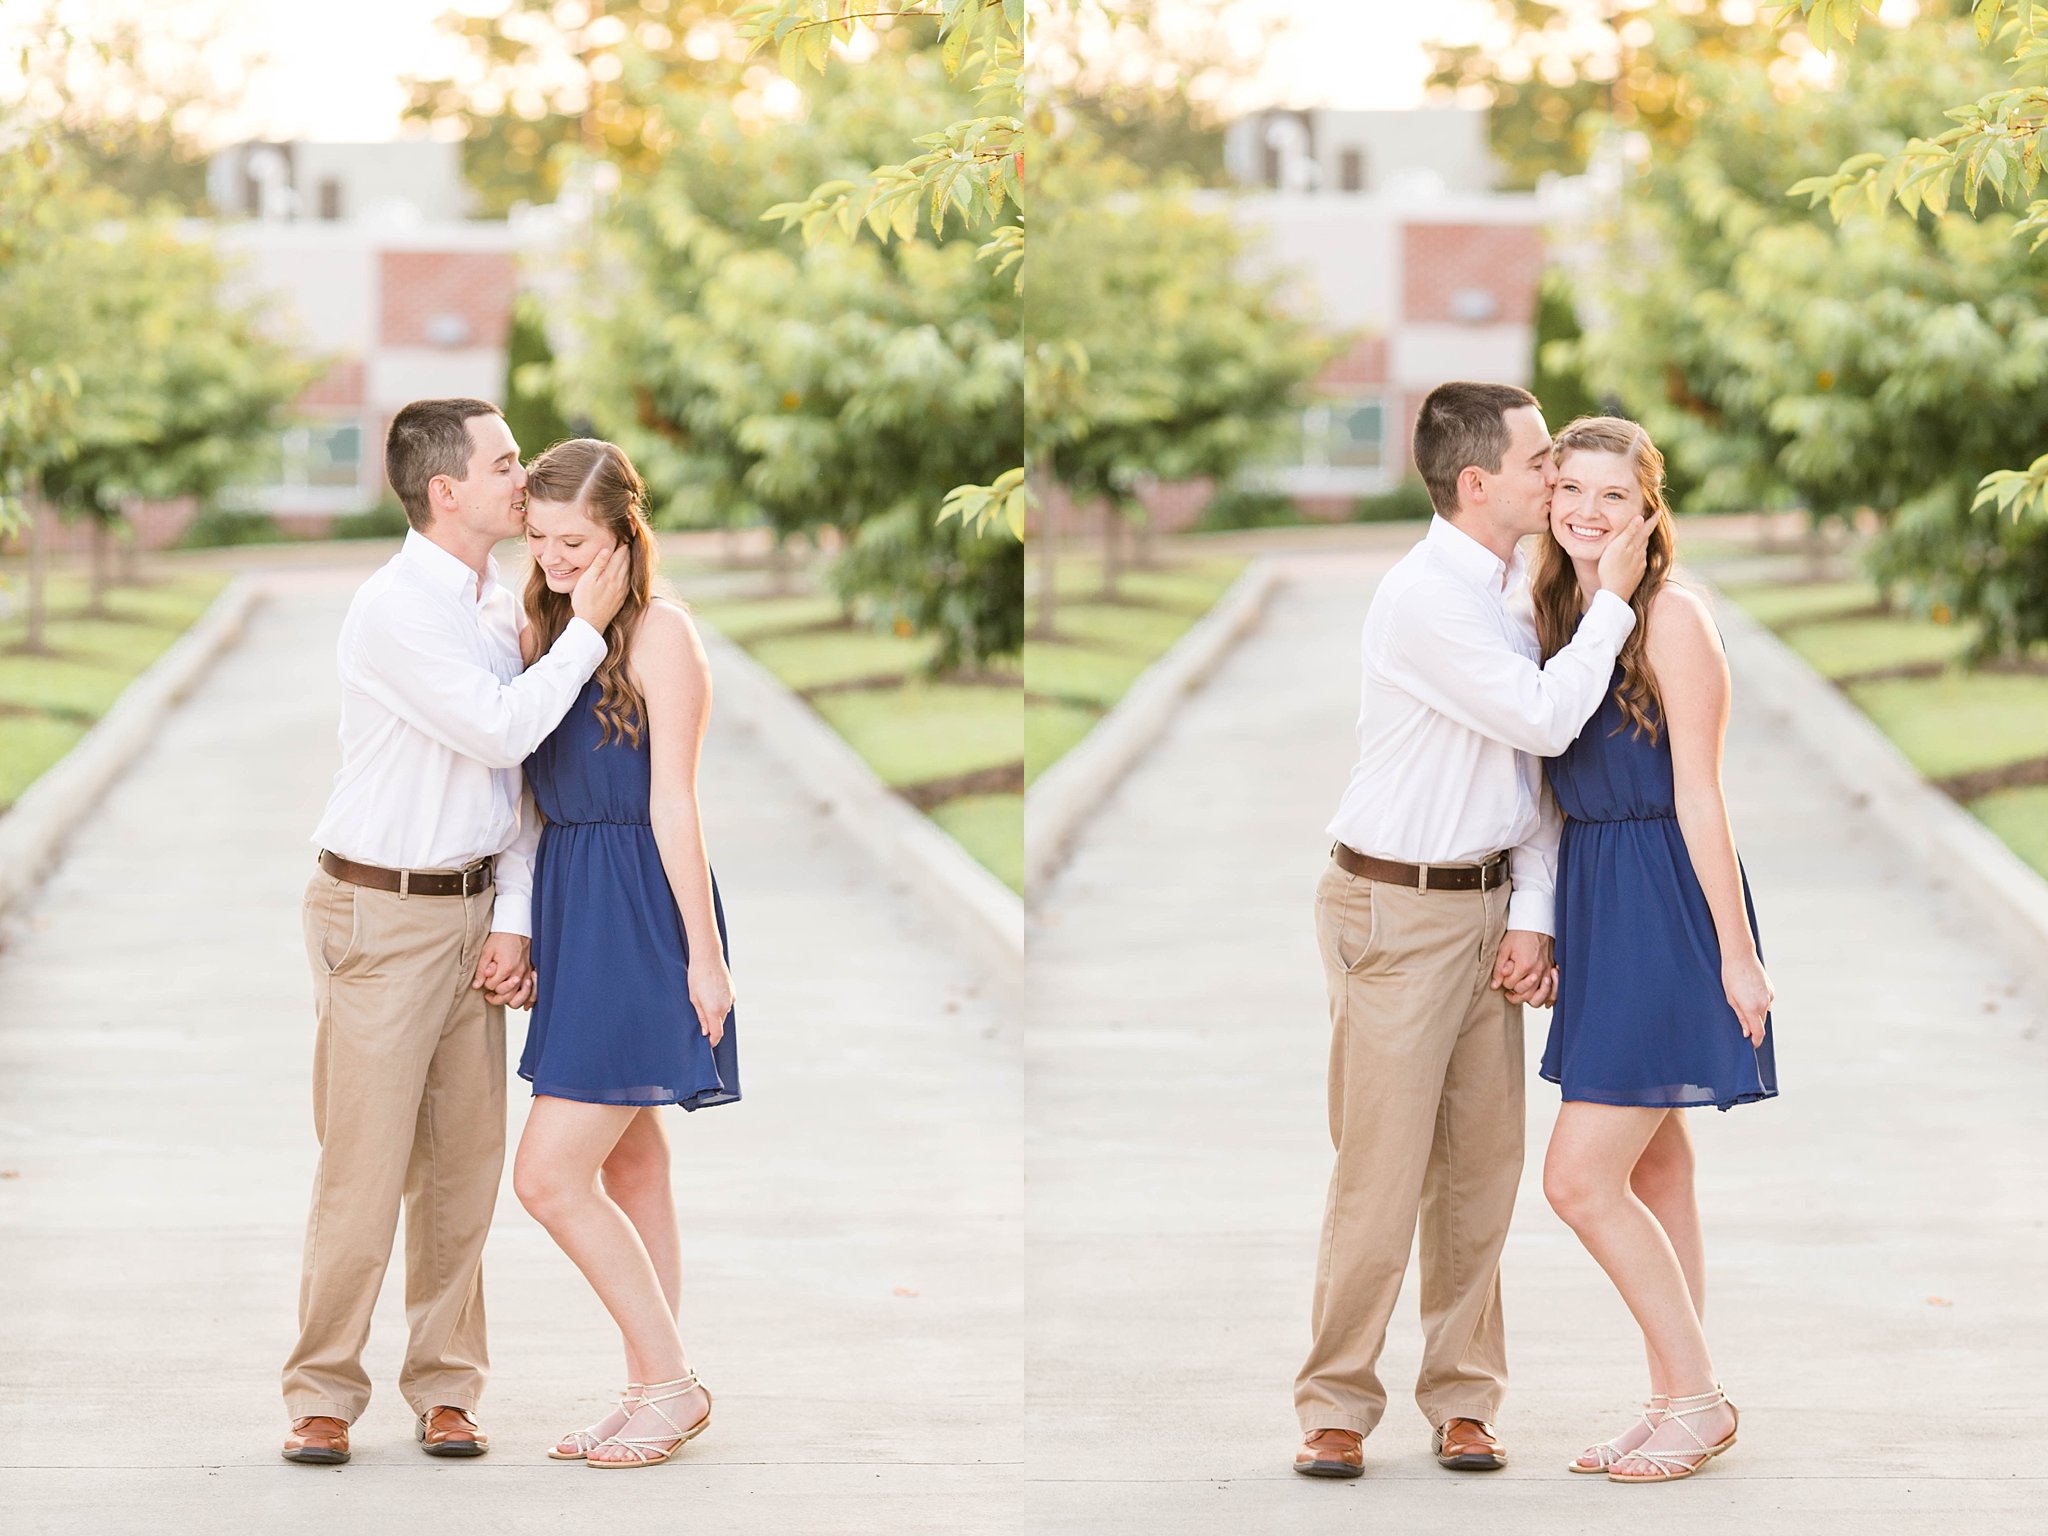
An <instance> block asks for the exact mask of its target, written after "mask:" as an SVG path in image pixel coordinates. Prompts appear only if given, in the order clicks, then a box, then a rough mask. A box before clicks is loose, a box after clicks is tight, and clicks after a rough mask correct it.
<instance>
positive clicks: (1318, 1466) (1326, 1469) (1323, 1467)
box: [1294, 1461, 1365, 1477]
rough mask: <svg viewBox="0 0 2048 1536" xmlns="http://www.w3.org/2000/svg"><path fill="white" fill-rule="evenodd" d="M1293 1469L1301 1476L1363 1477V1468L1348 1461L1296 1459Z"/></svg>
mask: <svg viewBox="0 0 2048 1536" xmlns="http://www.w3.org/2000/svg"><path fill="white" fill-rule="evenodd" d="M1294 1470H1295V1471H1297V1472H1299V1473H1300V1474H1301V1475H1302V1476H1303V1477H1363V1476H1365V1468H1363V1467H1355V1466H1353V1465H1352V1464H1351V1463H1350V1462H1348V1461H1297V1462H1296V1463H1295V1464H1294Z"/></svg>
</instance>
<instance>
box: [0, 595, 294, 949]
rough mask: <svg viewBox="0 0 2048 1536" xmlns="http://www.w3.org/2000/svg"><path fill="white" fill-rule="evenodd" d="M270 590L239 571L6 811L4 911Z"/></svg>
mask: <svg viewBox="0 0 2048 1536" xmlns="http://www.w3.org/2000/svg"><path fill="white" fill-rule="evenodd" d="M262 597H263V588H262V587H261V585H260V584H259V583H257V582H256V581H255V580H253V579H252V578H250V577H247V576H237V577H236V578H235V579H234V580H232V581H230V582H229V583H228V584H227V586H226V587H225V588H223V589H222V591H221V593H220V595H219V596H218V597H216V598H215V599H214V600H213V602H212V603H211V605H209V606H208V608H207V610H206V612H204V613H202V614H201V615H200V616H199V618H198V620H197V621H196V622H195V623H194V624H193V625H192V627H191V628H190V629H188V630H186V631H185V633H184V634H182V635H180V636H179V637H178V638H177V639H176V640H174V641H173V642H172V643H171V647H170V649H169V650H167V651H165V652H164V653H163V655H161V656H159V657H158V658H157V659H156V660H155V661H154V662H153V663H151V664H150V666H149V667H148V669H147V670H145V671H144V672H143V673H142V675H141V676H140V677H138V678H136V679H135V680H134V681H133V682H132V683H130V684H129V685H128V686H127V687H126V688H125V689H123V690H122V691H121V696H120V697H119V698H117V699H116V700H115V701H114V706H113V708H111V709H109V710H108V711H107V712H106V713H105V714H104V715H102V716H101V717H100V718H99V720H98V721H97V722H96V723H95V724H94V725H93V727H92V729H91V730H89V731H87V732H86V733H85V735H84V736H83V737H81V738H80V739H79V741H78V744H77V745H76V746H74V747H73V748H72V749H71V750H70V751H69V752H67V753H65V754H64V756H62V757H61V758H59V759H58V760H57V761H56V762H55V763H53V764H51V765H50V767H49V768H48V769H47V770H46V771H45V772H44V773H43V774H42V775H41V776H39V777H38V778H37V779H36V781H35V782H34V783H33V784H31V785H29V787H28V788H27V789H26V790H24V791H23V792H22V796H21V798H20V799H19V800H17V801H15V802H14V807H13V809H11V810H10V811H8V812H7V813H6V814H5V815H4V816H0V916H4V915H5V914H6V913H7V911H8V910H9V909H10V908H12V907H14V906H16V905H18V904H19V903H20V902H21V901H23V900H24V899H25V898H26V897H27V896H28V895H29V894H30V893H31V892H32V891H34V890H35V888H36V886H37V885H39V884H40V883H41V881H42V879H43V877H44V876H45V875H47V874H48V873H49V872H50V870H51V869H53V868H54V867H55V866H56V863H57V858H58V855H59V854H60V853H62V852H63V849H64V844H65V842H66V840H67V839H69V838H70V836H71V834H72V833H73V832H74V831H76V830H77V828H78V825H79V823H80V822H82V821H84V820H85V818H86V817H87V816H89V815H90V814H92V810H93V807H94V806H96V805H98V804H99V803H100V800H101V799H102V798H103V797H104V796H105V794H106V792H107V791H108V790H109V789H110V788H112V787H113V785H114V783H115V781H116V780H118V779H119V778H120V776H121V774H122V773H123V772H124V771H125V770H126V769H127V767H128V765H129V764H130V763H132V762H134V761H135V758H136V756H137V755H138V754H139V753H140V752H141V751H142V749H143V748H144V747H145V746H147V745H148V744H149V742H150V740H151V738H152V737H154V736H155V735H156V732H157V727H158V726H160V725H161V724H162V723H163V720H164V716H166V715H167V714H169V713H170V711H171V709H172V708H173V706H175V705H176V704H177V703H178V701H179V700H180V699H182V698H184V697H185V695H186V694H188V693H190V692H191V691H192V688H193V685H194V684H196V683H197V682H198V681H199V679H200V678H202V677H204V676H205V675H206V671H207V669H208V668H209V667H211V666H212V665H213V663H214V662H215V661H216V660H218V659H219V658H220V656H221V655H222V654H223V653H224V652H225V651H226V650H227V649H228V648H229V647H230V646H232V645H233V644H234V643H235V641H237V640H238V639H240V638H241V635H242V630H243V626H244V625H245V624H246V622H247V621H248V617H249V614H250V612H251V610H253V609H254V608H255V606H256V604H257V603H258V602H259V601H261V599H262Z"/></svg>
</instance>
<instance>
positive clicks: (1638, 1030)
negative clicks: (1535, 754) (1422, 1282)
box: [1542, 666, 1778, 1109]
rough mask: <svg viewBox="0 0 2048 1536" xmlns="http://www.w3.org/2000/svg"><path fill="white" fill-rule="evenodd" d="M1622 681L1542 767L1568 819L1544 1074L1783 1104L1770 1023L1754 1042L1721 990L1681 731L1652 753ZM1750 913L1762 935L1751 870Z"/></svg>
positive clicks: (1670, 1104)
mask: <svg viewBox="0 0 2048 1536" xmlns="http://www.w3.org/2000/svg"><path fill="white" fill-rule="evenodd" d="M1621 675H1622V674H1621V668H1620V667H1619V666H1617V667H1616V668H1615V669H1614V685H1613V686H1610V687H1609V689H1608V693H1607V697H1606V698H1605V699H1603V700H1601V702H1600V708H1599V709H1598V710H1596V711H1595V712H1594V715H1593V718H1592V719H1591V720H1589V721H1587V722H1586V726H1585V729H1584V730H1582V731H1580V732H1579V737H1578V740H1576V741H1574V742H1573V743H1572V744H1571V745H1570V746H1569V747H1567V748H1565V750H1564V752H1563V754H1562V755H1561V756H1558V757H1554V758H1551V759H1549V760H1548V761H1547V762H1546V763H1545V764H1544V773H1545V777H1547V778H1548V779H1549V781H1550V788H1551V792H1552V793H1553V794H1555V795H1556V796H1557V803H1558V806H1559V808H1560V809H1562V810H1563V812H1564V815H1565V823H1564V838H1563V843H1562V846H1561V848H1560V850H1559V853H1558V862H1557V968H1558V996H1557V1006H1556V1009H1555V1011H1554V1012H1553V1013H1552V1014H1551V1018H1550V1039H1549V1040H1548V1042H1547V1043H1546V1044H1545V1045H1544V1048H1543V1066H1542V1073H1543V1076H1544V1077H1545V1078H1546V1079H1548V1080H1549V1081H1551V1082H1553V1083H1557V1084H1559V1085H1560V1086H1561V1087H1562V1088H1563V1090H1564V1097H1565V1098H1566V1099H1572V1100H1579V1101H1583V1102H1588V1103H1593V1104H1632V1105H1643V1106H1648V1107H1652V1108H1658V1109H1677V1108H1685V1107H1689V1106H1693V1105H1702V1104H1712V1105H1714V1106H1716V1107H1717V1108H1720V1109H1727V1108H1728V1107H1729V1106H1731V1105H1734V1104H1747V1103H1749V1102H1750V1101H1751V1100H1754V1099H1769V1098H1775V1097H1777V1093H1778V1069H1777V1063H1776V1061H1775V1060H1774V1059H1773V1055H1772V1049H1771V1042H1772V1039H1773V1034H1772V1031H1771V1022H1770V1019H1769V1018H1768V1017H1766V1018H1765V1020H1764V1040H1763V1044H1762V1045H1760V1046H1752V1045H1751V1044H1750V1043H1749V1041H1748V1040H1747V1039H1745V1038H1744V1036H1743V1033H1742V1026H1741V1024H1740V1023H1738V1022H1737V1020H1736V1017H1735V1010H1734V1009H1733V1008H1731V1007H1729V1006H1728V999H1727V997H1726V995H1725V994H1724V993H1723V992H1722V990H1721V942H1720V939H1719V937H1718V936H1717V935H1716V934H1715V932H1714V919H1713V914H1712V913H1711V912H1709V911H1708V909H1707V897H1706V893H1705V892H1704V891H1702V890H1701V889H1700V882H1699V876H1698V875H1696V874H1695V873H1694V872H1693V866H1692V858H1691V855H1689V854H1688V853H1687V852H1686V847H1685V836H1684V834H1683V833H1682V832H1680V831H1679V829H1678V809H1677V803H1676V799H1675V797H1674V796H1673V793H1672V787H1671V738H1670V735H1669V733H1668V732H1660V733H1659V735H1658V739H1657V741H1656V743H1655V744H1654V745H1653V744H1652V743H1651V742H1650V740H1649V737H1648V736H1647V734H1645V735H1642V736H1637V735H1636V734H1635V727H1634V726H1633V725H1632V724H1631V723H1630V721H1629V719H1628V717H1627V716H1626V715H1624V714H1623V713H1622V712H1621V703H1620V700H1619V697H1618V694H1617V691H1616V689H1617V687H1618V685H1619V684H1620V682H1621ZM1740 865H1741V861H1740V859H1739V858H1738V860H1737V868H1738V870H1739V869H1740ZM1742 904H1743V907H1744V909H1745V910H1746V911H1747V912H1748V914H1749V931H1750V932H1751V933H1752V934H1754V933H1756V931H1757V929H1756V908H1755V906H1754V905H1753V904H1752V903H1751V901H1750V899H1749V877H1748V875H1747V874H1743V876H1742ZM1758 953H1762V945H1761V944H1759V945H1758Z"/></svg>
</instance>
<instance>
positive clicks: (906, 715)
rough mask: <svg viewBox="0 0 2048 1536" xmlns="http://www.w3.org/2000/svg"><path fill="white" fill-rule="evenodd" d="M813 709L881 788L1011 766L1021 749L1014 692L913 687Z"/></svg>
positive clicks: (840, 696)
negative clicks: (863, 761)
mask: <svg viewBox="0 0 2048 1536" xmlns="http://www.w3.org/2000/svg"><path fill="white" fill-rule="evenodd" d="M812 703H813V706H814V707H815V708H816V709H817V711H818V713H819V714H821V715H823V716H824V717H825V719H826V720H827V721H828V722H830V724H831V726H832V729H834V730H835V731H837V732H838V733H839V734H840V735H841V736H844V737H845V738H846V740H847V741H848V742H849V743H850V744H851V745H852V747H853V749H854V751H856V752H858V753H859V754H860V755H861V756H862V757H864V758H865V759H867V763H868V766H869V767H870V768H873V769H874V770H875V774H876V776H877V777H879V778H880V779H881V780H882V782H883V783H885V784H890V785H898V786H901V785H907V784H921V783H923V782H925V781H926V780H928V779H938V778H945V777H947V776H949V775H952V774H956V773H970V772H972V771H973V770H975V769H977V768H993V767H996V766H998V765H1000V764H1003V763H1014V762H1015V761H1017V759H1018V758H1019V757H1020V756H1021V755H1022V754H1023V750H1024V744H1023V722H1022V721H1021V720H1020V719H1019V710H1018V705H1017V691H1016V689H1015V688H1001V687H996V688H991V687H979V686H969V685H965V684H960V683H926V682H917V683H911V684H909V685H907V686H905V687H903V688H882V689H863V690H861V691H860V692H857V693H828V694H825V695H822V696H821V697H819V698H817V699H815V700H813V701H812Z"/></svg>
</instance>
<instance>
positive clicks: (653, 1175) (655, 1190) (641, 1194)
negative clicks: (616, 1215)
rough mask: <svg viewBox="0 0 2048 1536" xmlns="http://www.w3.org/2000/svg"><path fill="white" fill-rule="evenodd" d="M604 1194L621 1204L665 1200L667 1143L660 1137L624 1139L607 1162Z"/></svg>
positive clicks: (624, 1137)
mask: <svg viewBox="0 0 2048 1536" xmlns="http://www.w3.org/2000/svg"><path fill="white" fill-rule="evenodd" d="M604 1187H605V1192H606V1193H607V1194H609V1195H610V1196H611V1197H612V1198H613V1199H614V1200H616V1201H618V1202H619V1203H620V1204H621V1205H624V1204H628V1203H630V1202H632V1201H635V1200H645V1199H666V1198H667V1197H668V1193H669V1162H668V1142H667V1141H666V1140H664V1139H663V1138H662V1137H661V1136H659V1135H658V1134H657V1135H651V1136H650V1135H635V1136H623V1137H621V1138H620V1139H619V1144H618V1145H617V1146H616V1147H614V1148H612V1155H611V1156H610V1157H608V1158H606V1159H605V1161H604Z"/></svg>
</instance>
